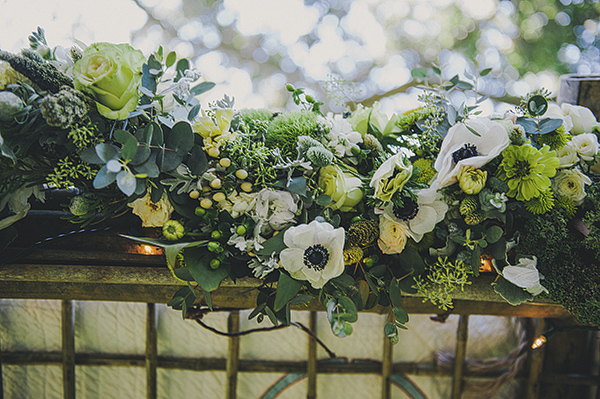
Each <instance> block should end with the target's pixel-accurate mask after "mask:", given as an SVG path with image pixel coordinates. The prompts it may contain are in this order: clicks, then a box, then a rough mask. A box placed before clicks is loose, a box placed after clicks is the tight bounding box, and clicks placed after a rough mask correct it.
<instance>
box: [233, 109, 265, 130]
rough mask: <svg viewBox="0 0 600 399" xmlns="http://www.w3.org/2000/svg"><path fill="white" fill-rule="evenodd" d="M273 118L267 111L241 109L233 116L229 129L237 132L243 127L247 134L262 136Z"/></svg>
mask: <svg viewBox="0 0 600 399" xmlns="http://www.w3.org/2000/svg"><path fill="white" fill-rule="evenodd" d="M273 118H274V114H273V112H272V111H269V110H268V109H243V110H241V111H240V112H238V113H237V114H235V116H234V117H233V120H232V121H231V127H232V128H233V129H234V130H239V129H242V126H244V127H245V130H246V131H248V132H255V133H261V134H264V133H265V132H266V131H267V127H268V126H269V123H270V122H271V121H272V120H273Z"/></svg>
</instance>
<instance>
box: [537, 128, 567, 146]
mask: <svg viewBox="0 0 600 399" xmlns="http://www.w3.org/2000/svg"><path fill="white" fill-rule="evenodd" d="M569 140H571V134H569V132H567V131H565V127H564V126H561V127H559V128H558V129H556V130H555V131H553V132H550V133H546V134H541V135H539V136H538V140H537V141H538V143H539V144H540V145H544V144H545V145H547V146H548V147H550V149H551V150H554V151H558V150H560V149H561V148H563V147H564V146H565V145H567V143H568V142H569Z"/></svg>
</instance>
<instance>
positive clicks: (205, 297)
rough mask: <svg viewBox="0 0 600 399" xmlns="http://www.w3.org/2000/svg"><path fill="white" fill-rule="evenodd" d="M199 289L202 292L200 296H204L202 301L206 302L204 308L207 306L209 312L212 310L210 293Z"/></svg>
mask: <svg viewBox="0 0 600 399" xmlns="http://www.w3.org/2000/svg"><path fill="white" fill-rule="evenodd" d="M200 289H201V290H202V295H204V300H205V301H206V306H208V308H209V309H210V310H213V305H212V297H211V296H210V292H208V291H206V290H205V289H204V288H202V287H200Z"/></svg>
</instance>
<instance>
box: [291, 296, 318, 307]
mask: <svg viewBox="0 0 600 399" xmlns="http://www.w3.org/2000/svg"><path fill="white" fill-rule="evenodd" d="M312 299H313V296H312V295H298V296H297V297H294V298H292V299H291V300H290V302H289V303H290V305H301V304H303V303H308V302H310V301H312Z"/></svg>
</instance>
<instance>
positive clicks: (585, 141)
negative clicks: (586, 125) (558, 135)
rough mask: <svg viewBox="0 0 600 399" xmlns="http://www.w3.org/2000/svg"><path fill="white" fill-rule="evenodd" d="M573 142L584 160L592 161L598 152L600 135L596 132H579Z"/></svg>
mask: <svg viewBox="0 0 600 399" xmlns="http://www.w3.org/2000/svg"><path fill="white" fill-rule="evenodd" d="M571 142H572V143H573V146H574V147H575V150H577V154H579V156H580V157H581V159H583V160H584V161H592V160H593V159H594V157H596V155H597V154H598V137H596V135H595V134H594V133H582V134H579V135H577V136H574V137H573V138H572V139H571Z"/></svg>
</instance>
